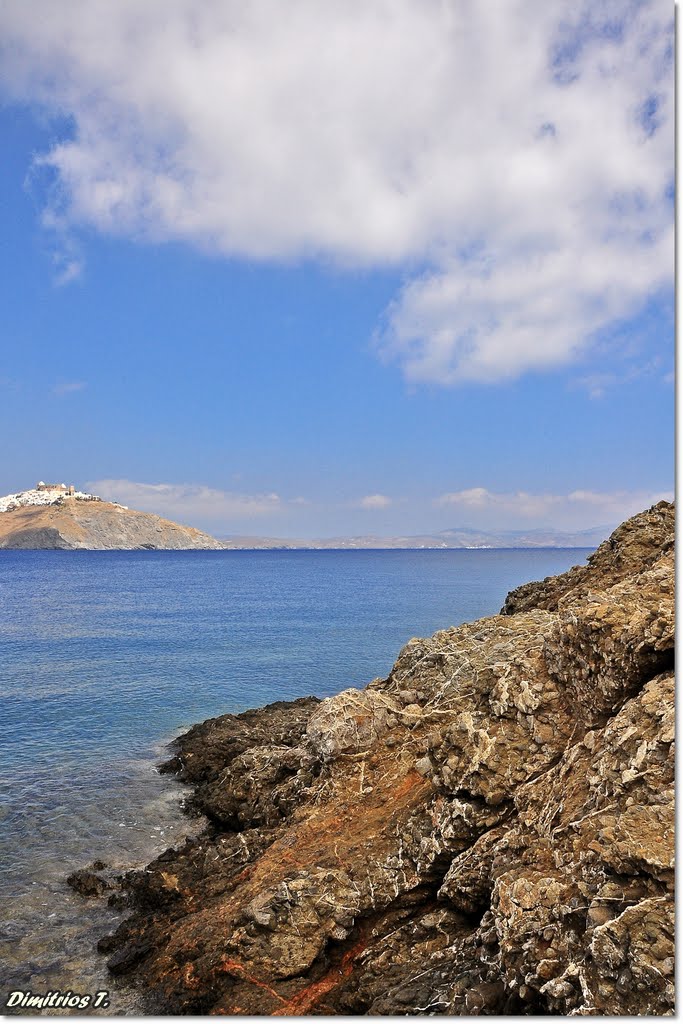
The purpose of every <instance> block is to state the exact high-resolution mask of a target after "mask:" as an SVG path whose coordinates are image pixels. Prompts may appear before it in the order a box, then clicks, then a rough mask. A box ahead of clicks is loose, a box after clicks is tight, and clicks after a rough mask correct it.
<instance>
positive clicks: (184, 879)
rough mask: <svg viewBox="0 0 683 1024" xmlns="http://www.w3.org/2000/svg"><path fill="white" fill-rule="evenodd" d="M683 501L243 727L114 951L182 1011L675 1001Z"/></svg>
mask: <svg viewBox="0 0 683 1024" xmlns="http://www.w3.org/2000/svg"><path fill="white" fill-rule="evenodd" d="M672 541H673V509H672V507H671V506H669V505H667V504H666V503H660V504H659V505H657V506H655V507H654V508H653V509H651V510H649V512H645V513H642V514H641V515H639V516H636V517H634V519H632V520H630V521H629V522H628V523H625V524H623V526H621V527H619V529H618V530H617V531H615V533H614V534H613V536H612V538H610V541H608V542H605V544H603V545H601V547H600V548H599V549H598V551H597V552H596V554H595V555H594V556H593V558H592V559H591V560H590V562H589V565H588V566H586V567H584V568H577V569H573V570H571V571H570V572H569V573H567V574H565V575H564V576H560V577H556V578H554V579H553V580H546V581H544V582H543V583H542V584H529V585H527V586H526V587H524V588H519V589H518V590H517V591H515V592H513V594H512V595H510V596H509V597H508V600H507V601H506V604H505V609H504V611H505V614H501V615H499V616H493V617H491V618H488V619H482V620H480V621H479V622H476V623H472V624H468V625H464V626H460V627H458V628H456V629H449V630H443V631H441V632H439V633H436V634H435V635H434V636H433V637H432V638H430V639H420V640H418V639H414V640H411V641H410V642H409V643H408V644H407V645H406V646H405V647H404V648H403V650H402V651H401V652H400V654H399V657H398V660H397V662H396V664H395V666H394V668H393V669H392V672H391V674H390V675H389V677H388V678H387V679H386V680H375V681H373V683H371V684H370V686H369V687H368V688H367V689H365V690H363V691H357V690H346V691H344V692H343V693H341V694H339V695H337V696H336V697H333V698H330V699H328V700H326V701H323V702H321V703H320V702H317V701H315V700H313V699H306V700H301V701H297V702H293V703H292V704H282V703H280V704H276V705H271V706H270V707H268V708H264V709H261V710H260V711H252V712H247V713H245V714H244V715H238V716H230V715H227V716H223V717H222V718H219V719H214V720H211V721H209V722H207V723H204V724H203V725H201V726H196V727H195V728H194V729H192V730H190V732H189V733H187V734H186V736H185V737H181V738H180V740H179V741H178V744H177V752H176V755H175V757H174V758H173V759H172V761H171V762H169V763H168V764H167V766H166V767H167V769H169V770H175V771H178V772H179V773H180V776H181V778H183V779H184V780H185V781H187V782H190V783H192V784H193V785H194V786H195V789H196V797H195V802H196V804H197V806H198V807H199V808H200V809H201V810H203V811H204V812H205V813H207V814H208V815H209V817H210V822H211V824H210V825H209V827H208V828H207V830H206V831H205V833H204V834H203V835H201V836H199V837H198V838H195V839H192V840H189V841H188V842H186V843H185V845H184V846H182V847H180V848H179V849H178V850H172V851H167V853H165V854H163V855H162V856H161V857H160V858H158V859H157V860H156V861H155V862H153V863H152V864H151V865H149V866H148V868H147V869H145V871H143V872H134V873H132V874H131V875H129V876H128V877H127V879H126V880H125V881H124V887H127V891H128V894H129V897H130V901H131V904H132V906H133V908H134V911H133V914H132V916H131V917H130V918H129V919H128V920H127V921H125V922H124V923H123V925H122V926H121V927H120V929H119V931H118V932H117V933H116V934H115V935H114V936H113V937H111V938H109V939H107V940H105V941H104V943H102V944H101V948H103V950H106V952H108V953H109V954H110V961H109V963H110V966H111V968H112V970H114V971H116V972H118V973H122V972H126V973H128V975H129V976H130V977H131V978H132V979H134V980H136V981H137V982H138V983H139V984H140V985H141V986H142V987H144V988H145V989H146V991H147V992H149V993H150V999H151V1000H152V1002H151V1003H150V1006H151V1007H152V1008H153V1009H154V1010H155V1011H156V1012H160V1013H174V1014H178V1013H195V1014H201V1013H208V1012H211V1013H219V1014H259V1015H262V1014H275V1015H292V1016H296V1015H302V1014H318V1015H319V1014H329V1013H332V1014H337V1013H346V1014H363V1013H367V1014H396V1015H407V1014H454V1015H500V1014H503V1015H505V1014H510V1015H519V1014H521V1015H525V1014H563V1015H566V1014H579V1015H586V1014H588V1015H595V1014H598V1015H613V1014H623V1015H641V1014H670V1013H671V1012H672V1011H673V1005H674V1004H673V923H672V920H673V918H672V915H673V884H674V880H673V828H674V820H673V753H672V749H673V728H674V717H673V708H674V705H673V672H672V667H673V622H674V607H673V578H674V577H673V557H672V554H673V552H672Z"/></svg>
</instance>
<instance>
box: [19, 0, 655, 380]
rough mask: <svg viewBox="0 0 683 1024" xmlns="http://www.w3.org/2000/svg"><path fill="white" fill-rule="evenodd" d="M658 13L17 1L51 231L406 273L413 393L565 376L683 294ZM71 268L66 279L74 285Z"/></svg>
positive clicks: (392, 355)
mask: <svg viewBox="0 0 683 1024" xmlns="http://www.w3.org/2000/svg"><path fill="white" fill-rule="evenodd" d="M672 13H673V12H672V9H671V7H670V5H669V4H668V3H664V0H649V2H648V0H644V2H641V0H603V2H601V3H600V4H596V3H594V2H587V0H584V3H583V4H582V3H576V2H575V0H554V2H553V3H547V2H546V0H506V2H505V3H499V4H497V3H486V2H485V0H479V2H477V3H448V2H446V3H442V2H439V0H368V2H366V3H364V4H362V5H361V4H355V5H349V4H348V3H346V2H344V0H325V2H324V3H321V2H320V0H290V2H289V3H288V4H287V5H286V16H285V14H284V8H283V5H282V4H281V3H280V2H279V0H255V2H253V3H249V4H244V3H242V2H241V0H205V2H203V3H202V4H196V3H194V2H193V0H146V2H145V3H144V4H140V3H139V2H137V0H118V2H117V3H111V0H70V2H69V3H68V4H55V3H53V2H52V0H33V2H32V3H30V4H27V3H25V0H4V3H3V4H2V5H1V6H0V37H2V38H3V40H4V47H3V53H2V57H3V63H4V72H3V76H2V82H3V84H4V88H5V91H6V93H7V94H8V95H10V96H13V97H15V98H17V99H19V100H24V101H26V100H28V101H34V102H35V101H37V102H42V103H44V104H46V105H48V106H49V107H51V108H52V109H53V110H55V111H56V112H58V113H60V114H61V115H64V114H66V115H69V116H71V117H72V118H73V123H74V126H75V127H74V131H73V134H72V135H71V136H69V137H64V138H63V139H62V140H61V141H59V142H57V143H56V144H55V145H54V146H53V147H52V149H51V150H50V151H49V153H47V154H45V155H44V156H43V157H42V158H41V159H40V161H39V164H40V165H41V166H42V167H44V168H46V169H47V170H48V171H50V172H52V173H53V174H54V175H56V183H55V184H54V185H53V186H52V188H51V198H50V202H49V206H48V209H47V211H46V214H45V216H46V219H47V222H48V223H49V224H50V225H51V226H54V225H55V224H61V225H66V226H68V227H70V228H72V229H73V228H74V227H78V226H87V227H89V228H92V227H94V228H96V229H98V230H100V231H102V232H105V233H110V234H120V235H125V236H129V237H133V238H137V239H142V240H150V241H160V240H181V241H186V242H190V243H192V244H195V245H198V246H201V247H205V248H209V249H212V250H215V251H218V252H220V253H224V254H226V255H230V256H237V257H246V258H257V259H268V260H292V259H295V260H296V259H305V258H311V257H313V258H322V259H325V260H332V261H335V262H337V263H340V264H342V265H346V266H353V267H376V266H381V267H386V266H393V267H397V268H400V269H402V270H403V271H404V272H406V273H407V274H408V277H407V280H406V284H405V286H404V287H403V289H402V291H401V292H400V294H399V295H398V296H397V298H396V300H395V301H394V303H393V304H392V305H391V307H390V308H389V309H388V310H387V313H386V317H385V322H384V325H383V328H382V330H381V331H379V332H378V338H377V343H378V347H379V349H380V351H381V353H382V354H383V356H384V357H385V358H387V359H391V360H396V361H398V362H399V363H400V364H401V365H402V367H403V369H404V371H405V373H406V374H407V376H408V377H409V378H411V379H414V380H429V381H437V382H440V383H446V384H448V383H453V382H457V381H461V380H472V379H474V380H486V381H489V380H495V379H501V378H508V377H513V376H516V375H518V374H520V373H522V372H524V371H528V370H543V369H548V368H553V367H556V366H560V365H562V364H564V363H568V362H570V361H572V360H575V359H577V358H579V357H580V356H581V355H582V354H583V353H585V352H586V351H589V350H590V346H591V344H592V342H593V341H594V339H595V336H596V334H598V333H599V332H600V331H602V330H604V329H605V328H607V327H609V326H610V325H613V324H614V323H615V322H617V321H618V320H619V319H620V318H624V317H628V316H629V315H631V314H632V313H634V312H635V311H637V310H638V308H639V307H640V306H642V304H643V303H644V302H645V301H646V300H647V299H648V298H650V297H651V296H652V295H653V294H655V293H657V291H658V290H659V289H662V288H670V286H671V282H672V258H673V248H672V208H671V200H670V196H669V195H668V194H667V189H668V188H669V186H670V183H671V181H672V152H673V91H672V77H671V75H672V71H671V67H672V38H673V37H672ZM78 269H79V268H78V266H77V265H76V264H74V267H73V271H71V270H69V271H68V273H67V276H69V275H71V274H72V273H77V272H78Z"/></svg>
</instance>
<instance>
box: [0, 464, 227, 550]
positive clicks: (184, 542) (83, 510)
mask: <svg viewBox="0 0 683 1024" xmlns="http://www.w3.org/2000/svg"><path fill="white" fill-rule="evenodd" d="M222 547H223V545H222V544H221V542H220V541H218V540H216V539H215V537H211V536H210V535H209V534H208V533H202V531H201V530H195V529H193V528H192V527H190V526H180V525H179V524H178V523H172V522H171V521H170V520H168V519H162V518H161V516H156V515H153V514H151V513H149V512H135V511H134V510H132V509H129V508H126V507H125V506H124V505H119V504H118V503H117V502H114V501H103V500H102V499H101V498H99V497H98V496H97V495H96V494H87V493H85V492H84V491H77V490H76V488H75V487H74V486H73V485H68V486H67V485H66V484H63V483H62V484H46V483H44V482H43V481H42V480H41V481H39V483H38V484H37V485H36V487H35V488H33V489H31V490H26V491H19V492H18V493H17V494H8V495H6V496H5V497H4V498H0V548H15V549H17V548H24V549H37V548H38V549H52V550H55V549H57V550H76V549H85V550H88V551H113V550H118V549H123V550H157V549H162V550H167V549H172V550H186V549H200V550H220V549H221V548H222Z"/></svg>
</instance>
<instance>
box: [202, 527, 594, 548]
mask: <svg viewBox="0 0 683 1024" xmlns="http://www.w3.org/2000/svg"><path fill="white" fill-rule="evenodd" d="M611 530H612V527H611V526H595V527H592V528H591V529H590V530H580V531H574V532H569V531H562V530H547V529H544V530H498V531H486V530H476V529H473V528H471V527H466V526H461V527H457V528H454V529H452V530H443V531H442V532H440V533H434V534H417V535H407V536H402V537H377V536H374V535H372V534H370V535H367V536H359V537H326V538H322V539H321V538H315V539H296V540H288V539H284V538H281V537H280V538H278V537H244V536H240V537H223V538H221V539H222V542H223V546H224V547H226V548H232V549H234V550H269V549H278V550H280V549H282V550H290V549H297V548H306V549H311V550H326V549H335V550H337V549H340V548H358V549H363V548H365V549H373V550H378V549H380V550H382V549H393V548H395V549H401V548H404V549H405V548H407V549H421V548H596V547H597V546H598V544H601V543H602V541H603V540H604V539H605V537H607V536H608V535H609V533H610V532H611Z"/></svg>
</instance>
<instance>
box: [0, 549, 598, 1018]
mask: <svg viewBox="0 0 683 1024" xmlns="http://www.w3.org/2000/svg"><path fill="white" fill-rule="evenodd" d="M589 553H590V552H589V551H588V550H584V549H575V548H574V549H533V550H528V549H527V550H522V549H518V550H453V551H448V550H420V551H219V552H213V551H212V552H200V551H194V552H171V551H164V552H155V551H144V552H123V551H115V552H93V551H74V552H69V551H0V643H1V645H2V647H1V649H2V662H1V664H2V673H1V677H0V688H1V691H2V703H1V710H0V716H1V726H2V729H1V733H0V735H1V738H2V766H1V775H0V819H1V825H2V827H1V828H0V864H2V868H3V876H2V880H1V881H0V897H1V900H0V994H4V991H6V990H7V989H8V988H22V989H27V988H31V989H32V990H33V991H34V992H36V991H38V992H44V991H47V990H48V989H54V988H60V989H65V990H66V989H69V988H71V989H72V990H74V991H76V992H89V991H95V990H97V989H102V988H106V989H109V990H110V991H111V1004H110V1007H109V1009H108V1010H107V1011H106V1012H107V1014H116V1013H119V1014H120V1013H134V1012H135V1011H136V1009H139V1007H138V1006H137V1003H136V998H135V995H134V993H132V992H130V991H128V990H127V989H126V987H125V985H118V986H117V987H113V985H112V982H111V979H109V978H108V976H107V972H106V969H105V967H104V964H103V962H102V960H103V958H101V957H99V956H98V955H97V954H95V953H94V944H95V942H96V940H97V938H98V937H99V936H101V935H103V934H106V933H107V932H108V931H110V930H111V929H112V927H113V926H114V924H115V923H116V921H117V920H118V918H117V916H116V914H115V913H114V912H113V911H111V910H109V909H108V908H106V907H105V906H102V904H101V903H100V902H98V901H94V900H84V899H83V898H82V897H80V896H77V895H76V894H74V893H72V892H71V890H69V889H68V888H67V886H66V885H65V881H64V880H65V877H66V875H67V874H68V873H69V872H71V871H73V870H75V869H77V868H79V867H83V866H85V865H87V864H89V863H90V862H92V861H93V860H94V859H95V858H102V859H104V860H106V861H107V862H108V863H109V864H111V865H113V866H118V867H130V866H135V865H140V864H143V863H145V862H147V861H148V860H150V859H151V857H153V856H154V855H156V854H158V853H160V852H161V851H162V850H163V849H165V848H166V847H167V846H168V845H170V844H172V843H173V842H174V841H176V840H178V839H179V838H180V837H182V835H183V834H185V833H186V832H187V831H188V830H189V829H191V828H192V823H191V822H190V821H189V819H187V818H185V817H184V816H183V814H182V812H181V798H182V795H183V788H182V787H181V786H180V785H179V784H178V783H176V782H175V781H173V780H172V779H169V778H168V777H165V776H160V775H158V773H156V771H155V769H154V764H155V762H158V761H159V760H162V759H163V758H164V757H165V756H168V755H167V752H166V750H165V747H166V745H167V744H168V743H169V742H170V740H171V739H172V738H173V737H174V736H176V735H177V734H178V733H179V732H181V731H182V730H184V729H186V728H187V727H189V726H190V725H192V724H193V723H194V722H197V721H201V720H203V719H205V718H208V717H211V716H214V715H218V714H223V713H225V712H239V711H243V710H245V709H246V708H251V707H258V706H260V705H262V704H266V703H268V702H270V701H274V700H282V699H285V700H286V699H289V698H294V697H299V696H303V695H306V694H315V695H317V696H319V697H325V696H329V695H330V694H334V693H336V692H338V691H339V690H342V689H344V688H346V687H348V686H363V685H365V684H366V683H367V682H369V681H370V680H371V679H373V678H375V677H377V676H384V675H386V674H387V673H388V672H389V670H390V668H391V666H392V664H393V662H394V660H395V658H396V655H397V654H398V651H399V650H400V648H401V647H402V646H403V644H405V643H406V641H407V640H408V639H409V638H410V637H412V636H425V635H429V634H431V633H433V632H434V631H435V630H437V629H442V628H444V627H447V626H452V625H457V624H459V623H461V622H466V621H469V620H471V619H475V618H479V617H481V616H484V615H492V614H495V613H496V612H498V611H499V609H500V607H501V605H502V603H503V601H504V598H505V595H506V593H507V592H508V591H509V590H511V589H512V588H514V587H516V586H518V585H519V584H521V583H525V582H527V581H529V580H534V579H542V578H543V577H545V576H548V575H554V574H556V573H559V572H563V571H564V570H566V569H568V568H569V567H570V566H572V565H576V564H582V563H584V562H585V559H586V557H587V555H588V554H589ZM195 827H196V826H195ZM2 1002H3V1003H4V998H3V999H2Z"/></svg>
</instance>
